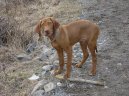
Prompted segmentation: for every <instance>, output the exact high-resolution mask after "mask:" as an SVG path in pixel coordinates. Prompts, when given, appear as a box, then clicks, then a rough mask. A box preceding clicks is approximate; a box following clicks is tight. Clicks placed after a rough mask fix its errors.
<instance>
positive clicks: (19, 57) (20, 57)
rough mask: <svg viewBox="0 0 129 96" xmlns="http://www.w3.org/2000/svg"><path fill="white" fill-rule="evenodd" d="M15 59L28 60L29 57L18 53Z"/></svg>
mask: <svg viewBox="0 0 129 96" xmlns="http://www.w3.org/2000/svg"><path fill="white" fill-rule="evenodd" d="M17 59H18V60H20V61H28V60H31V57H30V56H28V55H26V54H19V55H17Z"/></svg>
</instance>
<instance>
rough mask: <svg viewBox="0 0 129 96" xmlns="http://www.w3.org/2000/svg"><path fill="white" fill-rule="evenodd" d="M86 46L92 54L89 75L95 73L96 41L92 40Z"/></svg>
mask: <svg viewBox="0 0 129 96" xmlns="http://www.w3.org/2000/svg"><path fill="white" fill-rule="evenodd" d="M88 48H89V50H90V52H91V56H92V68H91V72H90V74H89V75H95V74H96V64H97V57H96V53H95V51H96V43H94V42H89V44H88Z"/></svg>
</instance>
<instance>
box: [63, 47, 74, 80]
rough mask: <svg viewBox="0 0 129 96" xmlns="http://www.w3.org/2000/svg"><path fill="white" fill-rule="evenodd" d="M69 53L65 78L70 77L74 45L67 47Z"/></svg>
mask: <svg viewBox="0 0 129 96" xmlns="http://www.w3.org/2000/svg"><path fill="white" fill-rule="evenodd" d="M65 51H66V53H67V65H66V73H65V75H64V78H65V79H67V78H69V77H70V72H71V65H72V47H68V48H66V49H65Z"/></svg>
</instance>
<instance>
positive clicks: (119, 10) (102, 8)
mask: <svg viewBox="0 0 129 96" xmlns="http://www.w3.org/2000/svg"><path fill="white" fill-rule="evenodd" d="M48 2H49V0H48ZM45 6H47V5H45ZM52 8H53V11H50V10H51V9H52ZM58 9H59V10H58ZM44 10H45V11H43V12H47V11H46V10H47V8H46V9H44ZM48 10H49V12H48V13H47V15H45V13H42V14H40V15H39V14H38V12H39V11H37V12H36V10H33V11H34V12H36V13H37V14H32V13H30V14H31V15H30V16H29V15H28V17H29V19H28V21H27V23H28V22H29V21H30V22H31V23H32V25H33V26H30V28H32V27H34V26H35V24H36V23H35V22H36V21H37V20H38V18H41V17H42V15H43V16H49V15H53V16H54V17H55V18H56V19H57V20H59V21H60V22H61V24H64V23H67V22H71V21H73V20H76V19H88V20H91V21H93V22H95V23H97V24H98V25H99V26H100V30H101V34H100V36H99V39H98V53H97V58H98V65H97V75H96V76H94V77H91V76H88V71H89V68H90V66H91V65H90V58H91V56H90V58H89V59H88V60H87V62H86V64H85V65H84V66H83V68H79V69H76V68H75V67H73V70H72V74H73V75H74V74H76V73H77V74H79V77H80V78H84V79H92V80H102V81H105V86H95V85H91V84H85V83H77V82H76V83H73V82H69V83H70V84H71V86H66V87H62V88H56V89H55V90H54V91H52V93H51V92H50V93H48V94H45V95H43V96H129V91H128V90H129V64H128V63H129V59H128V58H129V0H61V1H60V3H59V5H57V6H55V7H51V8H49V9H48ZM40 12H41V11H40ZM32 15H33V17H31V16H32ZM34 16H35V17H36V19H34ZM24 18H27V17H26V16H25V17H24ZM30 18H33V19H34V22H32V21H31V19H30ZM27 23H25V26H24V27H28V26H29V25H28V26H26V25H27ZM30 28H29V29H30ZM31 30H32V29H31ZM76 47H77V49H78V48H79V46H76ZM35 64H39V65H35ZM16 66H17V64H16ZM18 66H19V65H18ZM20 66H22V67H18V68H19V69H18V70H20V71H21V70H22V73H24V72H26V70H28V69H31V68H32V67H35V68H36V69H35V70H33V72H37V71H38V68H41V66H42V65H41V61H40V62H39V61H36V62H33V64H28V65H26V64H24V65H20ZM37 66H38V67H37ZM14 67H15V66H13V68H12V69H16V68H17V67H16V68H14ZM25 68H26V69H25ZM10 70H11V69H10ZM16 72H17V71H16ZM18 72H19V71H18ZM27 72H30V73H29V74H28V73H25V75H18V76H19V79H16V80H21V79H22V78H20V76H21V77H24V79H25V78H27V77H29V76H30V74H32V73H33V72H32V70H31V71H27ZM22 73H19V74H22ZM16 76H17V75H15V77H16ZM23 81H24V82H25V84H26V83H28V81H27V80H21V82H23ZM14 82H15V81H14ZM19 83H20V82H19ZM19 83H18V84H19ZM25 84H23V87H24V86H25ZM29 84H32V83H30V82H29V83H28V85H27V86H29ZM17 86H18V85H17ZM27 88H30V87H26V89H24V91H25V90H29V91H30V90H32V89H27ZM31 88H32V85H31ZM1 90H2V89H1ZM19 90H23V89H19ZM19 90H15V91H14V92H17V93H18V91H19ZM2 92H5V91H2ZM2 92H1V94H3V93H2ZM27 92H28V91H27ZM3 96H9V94H8V95H3ZM10 96H12V95H10ZM15 96H25V95H18V94H17V95H15Z"/></svg>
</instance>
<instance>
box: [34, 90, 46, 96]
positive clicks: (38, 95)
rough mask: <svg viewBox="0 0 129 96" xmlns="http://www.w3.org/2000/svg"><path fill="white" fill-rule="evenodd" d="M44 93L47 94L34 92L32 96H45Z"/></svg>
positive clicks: (41, 91) (40, 91) (39, 91)
mask: <svg viewBox="0 0 129 96" xmlns="http://www.w3.org/2000/svg"><path fill="white" fill-rule="evenodd" d="M44 93H45V92H44V90H38V91H36V92H34V93H33V94H32V96H43V94H44Z"/></svg>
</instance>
